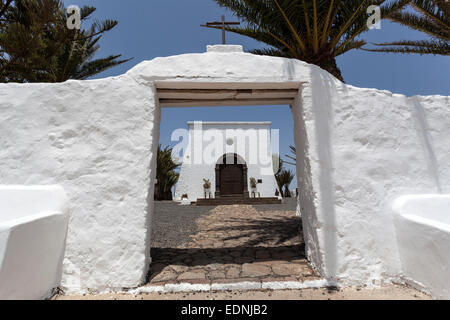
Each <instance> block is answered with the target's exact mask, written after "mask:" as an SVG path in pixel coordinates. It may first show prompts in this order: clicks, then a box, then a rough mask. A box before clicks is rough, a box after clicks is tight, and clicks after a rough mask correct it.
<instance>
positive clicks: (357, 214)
mask: <svg viewBox="0 0 450 320" xmlns="http://www.w3.org/2000/svg"><path fill="white" fill-rule="evenodd" d="M302 97H303V104H302V103H301V102H298V103H297V104H296V107H295V108H294V118H295V119H296V120H297V123H296V139H297V141H298V142H297V143H299V144H300V145H305V144H307V146H308V148H306V150H307V152H309V153H308V155H309V159H306V164H305V166H306V169H303V168H302V163H303V161H301V162H300V163H299V166H300V168H298V170H301V171H306V177H307V178H306V180H302V179H301V178H300V179H299V185H300V189H301V190H302V199H303V201H305V203H302V201H300V202H301V204H302V207H303V208H304V210H305V211H306V212H308V214H307V215H303V216H304V227H305V229H306V230H316V232H317V233H316V234H315V233H311V232H307V234H308V235H307V240H308V254H309V255H310V257H311V259H312V261H314V262H315V263H317V264H318V265H317V267H318V268H319V269H321V270H323V272H324V274H325V275H326V276H327V277H329V278H332V279H339V280H340V281H341V282H342V283H344V284H368V285H370V284H379V283H381V282H384V281H390V280H398V277H399V275H400V273H401V271H400V262H399V257H398V250H397V247H396V238H395V229H394V225H393V221H392V215H391V210H390V207H391V204H392V201H393V200H394V199H395V198H396V197H397V196H399V195H403V194H409V193H413V194H414V193H427V192H428V193H429V192H431V193H433V192H438V190H443V191H444V190H447V191H448V190H449V186H450V179H449V173H450V162H449V161H448V157H449V150H450V135H449V132H450V127H449V126H448V119H449V118H450V108H449V106H450V100H449V97H442V96H429V97H415V98H407V97H405V96H402V95H396V94H392V93H390V92H388V91H381V90H375V89H361V88H356V87H353V86H349V85H345V84H343V83H341V82H339V81H337V80H336V79H334V78H333V77H332V76H330V75H329V74H327V73H326V72H324V71H322V70H320V69H319V68H316V67H312V68H311V82H310V83H308V84H305V85H304V87H303V91H302ZM417 101H419V103H418V102H417ZM302 115H303V118H304V120H305V123H306V127H305V128H303V127H302V124H301V123H299V121H298V119H301V116H302ZM305 131H306V133H307V138H308V141H307V142H305V141H304V138H303V137H302V136H303V134H304V133H305ZM444 132H446V133H444ZM303 149H304V150H305V148H303ZM303 160H305V159H303ZM308 171H310V174H308ZM300 176H301V175H299V177H300ZM311 199H313V201H314V203H315V207H311V206H310V203H311V202H310V200H311ZM316 236H317V238H316Z"/></svg>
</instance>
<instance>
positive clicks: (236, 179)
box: [215, 154, 249, 198]
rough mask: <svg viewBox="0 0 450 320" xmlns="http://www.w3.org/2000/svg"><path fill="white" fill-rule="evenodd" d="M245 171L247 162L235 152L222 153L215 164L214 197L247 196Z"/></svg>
mask: <svg viewBox="0 0 450 320" xmlns="http://www.w3.org/2000/svg"><path fill="white" fill-rule="evenodd" d="M247 171H248V169H247V164H246V163H245V161H244V160H243V159H242V158H241V157H239V156H238V155H237V154H224V155H223V156H222V157H221V158H220V159H219V161H218V162H217V165H216V193H215V196H216V198H219V197H247V198H248V197H249V193H248V184H247Z"/></svg>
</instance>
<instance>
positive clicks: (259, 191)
mask: <svg viewBox="0 0 450 320" xmlns="http://www.w3.org/2000/svg"><path fill="white" fill-rule="evenodd" d="M273 147H278V131H277V130H271V122H188V139H187V141H186V142H185V145H184V146H183V155H182V159H183V160H182V166H181V170H180V178H179V180H178V184H177V186H176V190H175V197H174V200H175V201H181V200H183V199H187V200H189V201H190V202H197V200H199V199H205V198H207V199H209V198H212V199H214V198H216V199H217V198H226V197H228V198H230V197H233V198H239V197H242V198H274V197H275V193H276V189H277V183H276V180H275V177H274V165H273V159H272V154H273V153H274V152H273V151H274V149H273ZM179 150H180V149H178V151H179ZM205 182H206V183H207V184H206V185H205ZM208 183H209V185H210V188H205V187H208Z"/></svg>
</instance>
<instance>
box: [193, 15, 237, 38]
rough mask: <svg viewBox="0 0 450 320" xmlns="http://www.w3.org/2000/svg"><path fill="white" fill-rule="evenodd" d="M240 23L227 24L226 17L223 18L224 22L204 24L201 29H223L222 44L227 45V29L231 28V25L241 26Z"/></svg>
mask: <svg viewBox="0 0 450 320" xmlns="http://www.w3.org/2000/svg"><path fill="white" fill-rule="evenodd" d="M240 24H241V23H240V22H237V21H234V22H227V21H225V16H224V15H223V16H222V21H216V22H207V23H206V24H202V25H201V27H205V28H213V29H222V44H226V39H225V32H226V30H225V27H228V26H231V25H240Z"/></svg>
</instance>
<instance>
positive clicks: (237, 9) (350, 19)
mask: <svg viewBox="0 0 450 320" xmlns="http://www.w3.org/2000/svg"><path fill="white" fill-rule="evenodd" d="M214 1H215V2H217V4H218V5H219V6H221V7H225V8H227V9H230V10H231V11H233V12H234V14H235V15H236V16H237V17H238V18H240V19H242V20H243V21H244V22H245V25H244V27H228V28H226V30H228V31H230V32H234V33H237V34H240V35H244V36H248V37H250V38H253V39H255V40H257V41H260V42H263V43H265V44H267V45H269V46H270V47H269V48H266V49H262V50H253V51H252V52H253V53H256V54H264V55H273V56H281V57H289V58H295V59H299V60H303V61H305V62H308V63H313V64H315V65H318V66H319V67H321V68H322V69H325V70H327V71H328V72H330V73H331V74H333V75H334V76H335V77H336V78H338V79H340V80H342V81H343V78H342V74H341V71H340V69H339V68H338V66H337V64H336V57H338V56H339V55H341V54H344V53H346V52H348V51H350V50H353V49H360V48H362V47H363V46H364V45H365V44H366V43H365V42H364V41H363V40H360V39H357V37H358V36H359V35H361V34H362V33H363V32H365V31H367V30H368V26H367V20H368V18H369V15H368V13H367V9H368V7H369V6H370V5H379V6H381V14H382V17H388V16H389V15H390V14H391V13H393V12H395V11H396V10H397V9H398V8H399V7H400V6H402V5H403V4H404V3H405V2H406V1H409V0H399V2H395V3H390V1H389V0H346V1H342V0H214ZM210 27H211V28H216V29H220V28H222V27H214V26H210Z"/></svg>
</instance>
